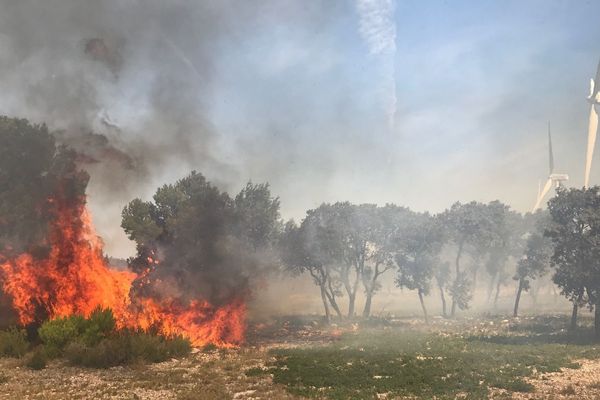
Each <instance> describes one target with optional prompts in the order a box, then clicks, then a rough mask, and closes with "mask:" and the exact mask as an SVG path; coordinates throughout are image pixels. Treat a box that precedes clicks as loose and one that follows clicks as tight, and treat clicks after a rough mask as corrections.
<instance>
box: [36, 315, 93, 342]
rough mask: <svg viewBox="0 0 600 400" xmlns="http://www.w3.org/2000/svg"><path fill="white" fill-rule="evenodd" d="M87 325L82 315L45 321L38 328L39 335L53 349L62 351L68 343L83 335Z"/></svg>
mask: <svg viewBox="0 0 600 400" xmlns="http://www.w3.org/2000/svg"><path fill="white" fill-rule="evenodd" d="M85 325H86V320H85V318H83V317H82V316H80V315H72V316H70V317H65V318H56V319H53V320H50V321H46V322H44V323H43V324H42V326H40V328H39V329H38V335H39V337H40V339H41V341H42V342H43V343H44V344H45V345H46V346H48V347H49V348H51V349H53V351H55V350H58V351H61V350H62V349H63V348H64V347H65V346H66V345H67V344H69V343H70V342H72V341H74V340H76V339H77V338H79V337H81V335H82V334H83V332H84V330H85Z"/></svg>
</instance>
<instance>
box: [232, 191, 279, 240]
mask: <svg viewBox="0 0 600 400" xmlns="http://www.w3.org/2000/svg"><path fill="white" fill-rule="evenodd" d="M234 207H235V216H236V220H237V224H238V225H237V227H236V229H237V233H238V234H239V235H240V237H242V238H243V239H244V240H245V241H246V242H247V243H249V244H250V245H251V246H252V248H253V249H254V250H257V249H259V248H262V247H266V246H268V245H271V244H273V243H274V242H275V241H276V240H277V235H278V234H279V233H280V231H281V221H280V215H279V198H278V197H272V196H271V191H270V190H269V184H268V183H262V184H252V182H248V183H247V184H246V187H244V188H243V189H242V190H241V191H240V193H239V194H238V195H237V196H236V197H235V200H234Z"/></svg>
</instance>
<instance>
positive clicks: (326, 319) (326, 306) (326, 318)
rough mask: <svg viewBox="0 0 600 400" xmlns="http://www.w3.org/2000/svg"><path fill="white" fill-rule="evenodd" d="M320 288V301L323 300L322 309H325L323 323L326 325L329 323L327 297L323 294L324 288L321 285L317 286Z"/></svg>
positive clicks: (329, 315) (329, 314)
mask: <svg viewBox="0 0 600 400" xmlns="http://www.w3.org/2000/svg"><path fill="white" fill-rule="evenodd" d="M319 287H320V288H321V300H323V307H325V321H326V322H327V324H329V323H331V313H330V311H329V300H328V299H327V295H326V294H325V288H324V287H323V285H319Z"/></svg>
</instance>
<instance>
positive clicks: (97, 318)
mask: <svg viewBox="0 0 600 400" xmlns="http://www.w3.org/2000/svg"><path fill="white" fill-rule="evenodd" d="M84 326H85V329H84V332H83V335H82V339H83V342H84V343H85V344H87V345H90V346H91V345H94V344H98V343H100V341H101V340H102V339H104V338H106V337H107V336H109V335H110V334H111V333H113V332H114V331H115V327H116V322H115V317H114V316H113V313H112V311H111V310H110V309H106V310H103V309H101V308H97V309H96V310H94V311H93V312H92V314H91V315H90V317H89V318H88V319H87V320H86V323H85V324H84Z"/></svg>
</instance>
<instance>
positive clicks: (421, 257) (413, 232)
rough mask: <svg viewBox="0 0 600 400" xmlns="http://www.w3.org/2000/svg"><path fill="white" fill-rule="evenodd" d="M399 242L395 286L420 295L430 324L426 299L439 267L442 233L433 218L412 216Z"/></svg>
mask: <svg viewBox="0 0 600 400" xmlns="http://www.w3.org/2000/svg"><path fill="white" fill-rule="evenodd" d="M407 222H408V221H407ZM397 240H398V241H397V246H398V247H397V251H396V263H397V264H398V275H397V277H396V284H397V285H398V287H400V288H407V289H409V290H416V291H417V294H418V295H419V301H420V302H421V307H422V309H423V315H424V317H425V322H426V323H429V319H428V316H427V308H426V307H425V302H424V300H423V296H424V295H427V294H429V291H430V288H431V279H432V277H433V272H434V269H435V267H436V266H437V265H439V253H440V251H441V248H442V245H443V240H442V233H441V230H440V228H439V226H438V223H437V221H436V219H435V218H433V217H432V216H431V215H429V214H427V213H424V214H413V216H412V218H411V219H410V222H408V223H406V225H405V226H404V227H403V229H402V234H401V235H399V237H398V239H397Z"/></svg>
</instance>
